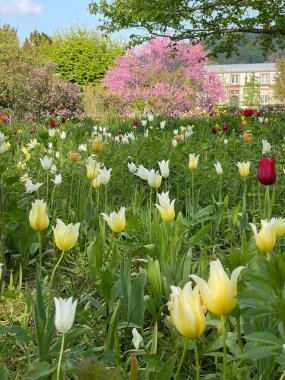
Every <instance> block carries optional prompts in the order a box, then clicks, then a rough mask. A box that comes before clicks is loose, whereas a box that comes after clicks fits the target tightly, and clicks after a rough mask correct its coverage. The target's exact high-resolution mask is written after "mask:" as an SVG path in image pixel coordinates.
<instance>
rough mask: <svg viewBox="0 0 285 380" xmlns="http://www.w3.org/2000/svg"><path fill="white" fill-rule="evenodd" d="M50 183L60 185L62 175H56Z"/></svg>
mask: <svg viewBox="0 0 285 380" xmlns="http://www.w3.org/2000/svg"><path fill="white" fill-rule="evenodd" d="M52 182H53V183H54V184H55V185H60V184H61V182H62V175H61V174H57V175H56V176H55V177H54V179H52Z"/></svg>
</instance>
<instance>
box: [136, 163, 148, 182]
mask: <svg viewBox="0 0 285 380" xmlns="http://www.w3.org/2000/svg"><path fill="white" fill-rule="evenodd" d="M135 175H136V176H138V177H140V178H141V179H143V180H144V181H147V180H148V176H149V170H148V169H146V168H145V167H144V166H143V165H139V167H138V169H137V172H136V173H135Z"/></svg>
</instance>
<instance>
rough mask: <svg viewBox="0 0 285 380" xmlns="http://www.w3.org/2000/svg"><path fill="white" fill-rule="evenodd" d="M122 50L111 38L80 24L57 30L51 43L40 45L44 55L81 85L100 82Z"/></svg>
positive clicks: (70, 79)
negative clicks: (81, 26)
mask: <svg viewBox="0 0 285 380" xmlns="http://www.w3.org/2000/svg"><path fill="white" fill-rule="evenodd" d="M122 50H123V47H122V46H121V45H120V44H119V43H117V42H112V41H111V40H110V38H108V37H103V36H102V35H100V34H99V33H97V32H95V31H93V30H88V29H86V28H79V27H71V28H70V29H69V30H67V31H62V32H57V33H56V34H55V35H54V36H53V37H52V43H51V44H50V43H49V42H48V43H46V44H44V45H42V46H40V51H41V53H42V55H43V56H44V57H45V58H46V59H48V60H51V61H52V62H55V63H56V64H57V72H58V73H59V74H60V75H61V76H62V78H63V79H65V80H67V81H69V82H73V83H78V84H80V85H85V84H97V83H99V82H100V81H101V79H102V78H103V77H104V75H105V73H106V71H107V69H108V67H109V66H112V65H113V64H114V60H115V58H116V57H117V56H118V55H119V54H121V53H122Z"/></svg>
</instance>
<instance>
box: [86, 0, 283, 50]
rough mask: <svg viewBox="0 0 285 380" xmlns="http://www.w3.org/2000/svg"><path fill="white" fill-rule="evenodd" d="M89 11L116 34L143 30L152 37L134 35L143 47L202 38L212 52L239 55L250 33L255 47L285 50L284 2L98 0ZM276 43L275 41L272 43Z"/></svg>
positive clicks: (104, 27) (280, 0)
mask: <svg viewBox="0 0 285 380" xmlns="http://www.w3.org/2000/svg"><path fill="white" fill-rule="evenodd" d="M89 10H90V13H93V14H98V13H100V14H102V15H103V22H102V24H101V29H103V30H105V31H107V32H114V31H118V30H121V29H125V28H140V29H143V30H145V31H146V32H147V33H148V36H147V37H145V35H144V36H142V35H141V34H134V35H133V36H132V38H133V43H139V42H141V41H142V40H145V39H146V38H149V35H152V36H155V35H160V36H162V35H164V36H165V35H167V36H169V35H171V36H172V39H173V40H174V41H176V40H182V39H190V40H192V41H193V42H195V41H197V40H199V41H201V40H203V41H205V42H206V44H207V46H211V47H212V48H213V54H214V55H215V54H217V53H220V52H226V53H227V55H228V56H230V55H233V54H234V53H236V52H237V47H236V45H235V44H236V42H238V41H241V40H243V41H245V40H246V35H247V33H251V34H256V35H258V38H257V39H256V43H260V46H261V48H262V50H263V51H264V52H266V51H268V50H270V49H273V50H274V49H276V47H277V46H278V45H279V46H280V47H281V46H283V47H285V31H284V12H283V11H284V2H283V0H276V1H274V2H272V1H269V0H268V1H267V0H266V1H260V0H244V1H223V0H210V1H207V3H205V1H204V0H197V1H195V2H190V3H189V2H187V1H183V2H181V0H158V1H155V2H154V1H152V0H145V1H143V2H142V1H140V0H114V1H110V2H109V1H106V0H98V1H91V2H90V4H89ZM273 42H275V43H273Z"/></svg>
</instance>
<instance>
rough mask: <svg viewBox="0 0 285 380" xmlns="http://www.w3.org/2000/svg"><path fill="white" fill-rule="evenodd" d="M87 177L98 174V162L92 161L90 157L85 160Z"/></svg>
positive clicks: (95, 176)
mask: <svg viewBox="0 0 285 380" xmlns="http://www.w3.org/2000/svg"><path fill="white" fill-rule="evenodd" d="M86 169H87V178H88V179H94V178H97V177H98V175H99V169H100V164H98V163H97V162H96V161H94V160H93V159H92V158H91V157H90V158H89V159H88V160H87V165H86Z"/></svg>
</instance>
